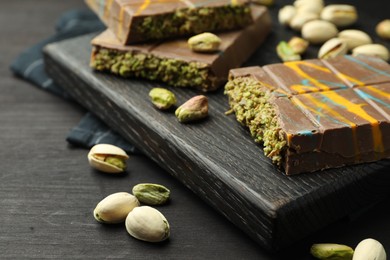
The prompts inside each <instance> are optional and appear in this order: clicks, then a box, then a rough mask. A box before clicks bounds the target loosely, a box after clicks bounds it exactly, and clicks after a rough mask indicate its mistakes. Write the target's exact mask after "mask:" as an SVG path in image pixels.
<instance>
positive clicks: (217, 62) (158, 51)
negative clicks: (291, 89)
mask: <svg viewBox="0 0 390 260" xmlns="http://www.w3.org/2000/svg"><path fill="white" fill-rule="evenodd" d="M252 13H253V17H254V21H255V22H254V24H252V25H250V26H248V27H246V28H245V29H242V30H239V31H232V32H225V33H220V34H218V36H219V37H220V38H221V45H220V50H219V51H218V52H215V53H207V54H205V53H196V52H193V51H192V50H191V49H190V48H189V46H188V44H187V41H186V40H174V41H169V42H162V43H154V44H139V45H127V46H125V45H123V44H121V43H119V42H118V40H117V39H116V37H115V36H114V35H113V34H112V32H111V31H109V30H107V31H105V32H103V33H102V34H101V35H99V36H97V37H96V38H94V39H93V40H92V45H93V46H94V48H93V50H92V57H91V62H90V63H91V67H92V68H94V69H95V70H99V71H109V72H111V73H113V74H117V75H120V76H123V77H139V78H144V79H149V80H155V81H161V82H164V83H167V84H169V85H171V86H174V87H193V88H197V89H200V90H202V91H211V90H215V89H217V88H218V87H220V86H222V85H223V84H224V83H225V82H226V81H227V76H228V73H229V70H230V69H232V68H237V67H239V66H240V65H241V64H242V63H243V62H245V61H246V60H247V59H248V58H249V57H250V56H251V55H252V53H253V52H254V51H255V50H256V49H257V48H258V47H259V46H260V44H261V43H262V42H263V40H264V39H265V37H266V36H267V34H268V32H269V30H270V23H271V20H270V16H269V13H268V11H267V9H266V8H264V7H261V6H256V7H253V8H252Z"/></svg>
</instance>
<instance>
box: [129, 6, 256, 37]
mask: <svg viewBox="0 0 390 260" xmlns="http://www.w3.org/2000/svg"><path fill="white" fill-rule="evenodd" d="M251 22H252V16H251V12H250V8H249V7H248V6H247V5H227V6H222V7H214V8H209V7H202V8H185V9H178V10H176V11H175V12H173V13H169V14H163V15H155V16H145V17H144V19H142V20H141V21H139V23H138V24H137V26H136V27H135V28H134V29H135V31H136V32H135V34H139V35H142V36H143V38H144V39H145V40H147V39H150V40H151V39H154V40H158V39H165V38H167V37H173V36H175V37H176V36H184V35H189V34H198V33H202V32H205V31H219V30H230V29H236V28H243V27H245V26H247V25H249V24H250V23H251Z"/></svg>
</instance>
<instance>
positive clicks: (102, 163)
mask: <svg viewBox="0 0 390 260" xmlns="http://www.w3.org/2000/svg"><path fill="white" fill-rule="evenodd" d="M127 159H129V156H128V155H127V154H126V152H125V151H124V150H123V149H121V148H119V147H117V146H115V145H111V144H97V145H95V146H93V147H92V148H91V150H90V151H89V153H88V162H89V165H91V166H92V167H93V168H95V169H97V170H99V171H102V172H107V173H120V172H123V171H124V170H125V169H126V160H127Z"/></svg>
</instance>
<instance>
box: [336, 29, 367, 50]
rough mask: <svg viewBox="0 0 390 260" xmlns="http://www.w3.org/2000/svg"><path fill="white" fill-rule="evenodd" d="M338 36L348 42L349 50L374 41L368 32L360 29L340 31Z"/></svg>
mask: <svg viewBox="0 0 390 260" xmlns="http://www.w3.org/2000/svg"><path fill="white" fill-rule="evenodd" d="M337 37H338V38H339V39H341V40H343V41H344V42H345V43H346V44H347V46H348V50H352V49H354V48H356V47H358V46H361V45H365V44H370V43H372V39H371V37H370V36H369V35H368V34H367V33H365V32H363V31H360V30H354V29H348V30H343V31H341V32H339V34H338V36H337Z"/></svg>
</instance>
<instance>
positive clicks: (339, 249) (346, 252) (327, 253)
mask: <svg viewBox="0 0 390 260" xmlns="http://www.w3.org/2000/svg"><path fill="white" fill-rule="evenodd" d="M310 253H311V254H312V256H314V257H315V258H318V259H329V260H330V259H338V260H344V259H345V260H351V259H352V255H353V249H352V248H351V247H349V246H346V245H340V244H328V243H323V244H314V245H312V246H311V248H310Z"/></svg>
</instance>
